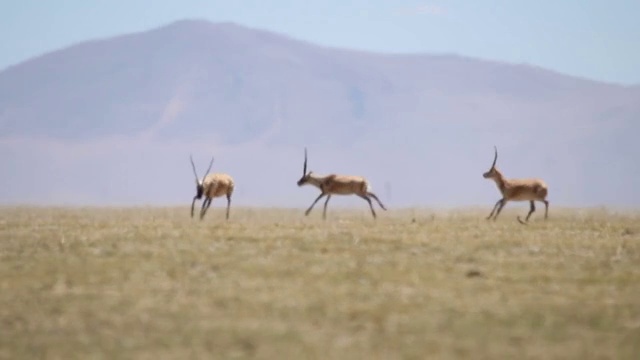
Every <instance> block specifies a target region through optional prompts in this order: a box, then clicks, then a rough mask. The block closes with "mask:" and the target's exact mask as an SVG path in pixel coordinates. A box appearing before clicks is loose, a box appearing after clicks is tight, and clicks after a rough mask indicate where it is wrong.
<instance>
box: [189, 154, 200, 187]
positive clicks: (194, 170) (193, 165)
mask: <svg viewBox="0 0 640 360" xmlns="http://www.w3.org/2000/svg"><path fill="white" fill-rule="evenodd" d="M189 160H191V168H192V169H193V175H195V176H196V182H198V172H197V171H196V165H195V164H194V163H193V156H192V155H191V154H189Z"/></svg>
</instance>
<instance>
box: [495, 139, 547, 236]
mask: <svg viewBox="0 0 640 360" xmlns="http://www.w3.org/2000/svg"><path fill="white" fill-rule="evenodd" d="M493 148H494V151H495V156H494V158H493V164H492V165H491V168H490V169H489V171H487V172H485V173H484V174H482V177H484V178H485V179H491V180H493V181H495V183H496V185H497V186H498V190H500V193H501V194H502V198H501V199H500V200H498V202H496V204H495V205H494V206H493V210H491V213H490V214H489V216H488V217H487V220H489V219H491V217H492V216H493V220H495V219H496V218H497V217H498V214H500V211H502V208H503V207H504V206H505V205H506V204H507V202H508V201H529V204H530V207H529V213H528V214H527V217H526V218H525V219H524V221H522V219H520V216H518V221H519V222H520V223H521V224H527V222H528V221H529V217H530V216H531V214H533V212H534V211H536V205H535V203H534V202H535V201H540V202H543V203H544V219H545V220H546V219H547V215H548V214H549V201H547V193H548V188H547V184H546V183H545V182H544V181H543V180H542V179H507V178H506V177H505V176H504V175H502V173H501V172H500V171H499V170H498V169H497V168H496V161H498V148H497V147H495V146H494V147H493ZM494 213H495V215H494Z"/></svg>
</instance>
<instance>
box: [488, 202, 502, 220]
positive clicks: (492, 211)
mask: <svg viewBox="0 0 640 360" xmlns="http://www.w3.org/2000/svg"><path fill="white" fill-rule="evenodd" d="M501 202H502V199H500V200H498V201H497V202H496V204H495V205H493V209H492V210H491V213H490V214H489V216H487V220H489V219H491V217H492V216H493V213H495V212H496V209H497V208H498V205H500V203H501Z"/></svg>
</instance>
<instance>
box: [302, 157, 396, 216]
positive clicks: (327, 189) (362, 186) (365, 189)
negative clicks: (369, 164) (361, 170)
mask: <svg viewBox="0 0 640 360" xmlns="http://www.w3.org/2000/svg"><path fill="white" fill-rule="evenodd" d="M306 184H310V185H313V186H315V187H317V188H318V189H320V195H318V197H317V198H316V199H315V201H314V202H313V203H312V204H311V206H309V208H308V209H307V211H305V213H304V214H305V215H309V213H310V212H311V209H313V206H314V205H315V204H316V203H317V202H318V200H320V199H322V198H323V197H324V196H326V197H327V200H325V202H324V210H323V211H322V218H323V219H326V218H327V204H328V203H329V199H331V196H332V195H357V196H359V197H361V198H363V199H364V200H366V201H367V203H369V208H371V214H372V215H373V218H374V219H375V218H376V211H375V210H373V204H372V203H371V199H370V198H374V199H375V200H376V201H377V202H378V205H380V207H381V208H382V210H387V208H385V207H384V205H383V204H382V202H381V201H380V199H378V197H377V196H376V195H375V194H374V193H372V192H371V191H370V190H371V187H370V186H369V182H368V181H367V179H365V178H363V177H362V176H352V175H336V174H330V175H326V176H320V175H315V174H314V173H313V171H309V172H308V173H307V149H306V148H305V149H304V165H303V167H302V177H301V178H300V180H298V186H302V185H306Z"/></svg>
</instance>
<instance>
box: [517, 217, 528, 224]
mask: <svg viewBox="0 0 640 360" xmlns="http://www.w3.org/2000/svg"><path fill="white" fill-rule="evenodd" d="M527 221H528V220H527ZM518 222H520V224H522V225H527V224H528V222H525V221H522V219H520V216H518Z"/></svg>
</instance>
